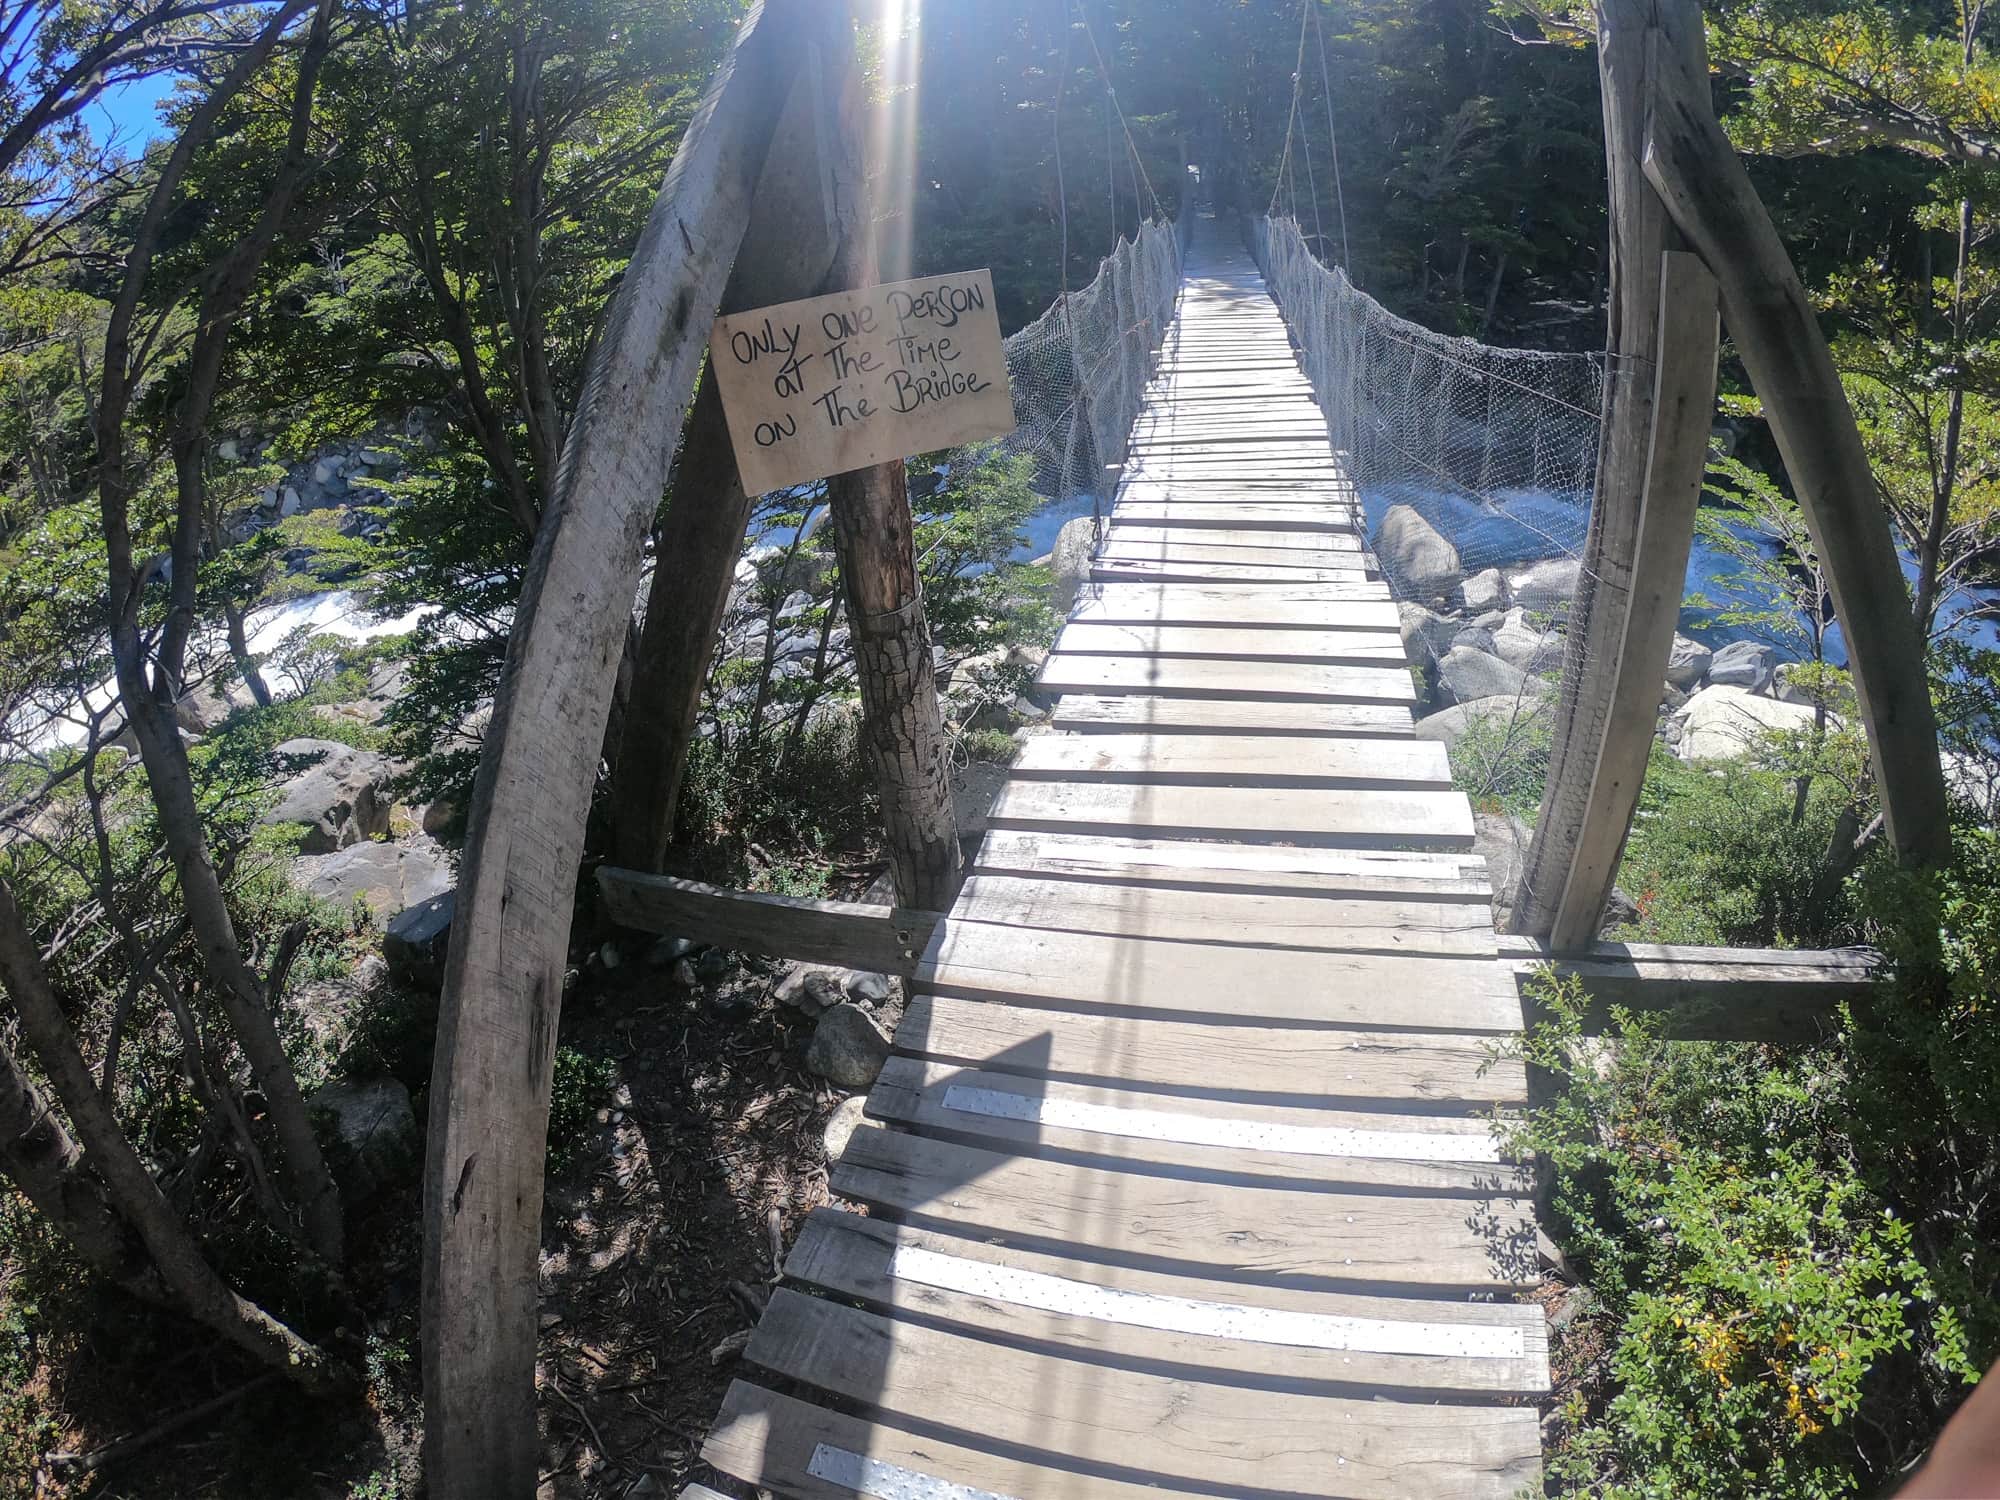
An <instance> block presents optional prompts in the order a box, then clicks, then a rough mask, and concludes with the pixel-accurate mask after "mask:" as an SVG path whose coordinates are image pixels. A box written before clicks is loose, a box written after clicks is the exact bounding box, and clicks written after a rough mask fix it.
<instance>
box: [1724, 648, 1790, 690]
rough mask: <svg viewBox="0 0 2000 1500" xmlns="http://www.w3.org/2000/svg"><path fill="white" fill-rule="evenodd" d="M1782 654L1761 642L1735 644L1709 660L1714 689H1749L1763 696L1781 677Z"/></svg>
mask: <svg viewBox="0 0 2000 1500" xmlns="http://www.w3.org/2000/svg"><path fill="white" fill-rule="evenodd" d="M1777 671H1778V653H1777V652H1775V651H1773V650H1772V649H1771V648H1770V647H1769V646H1766V645H1763V644H1761V643H1760V642H1757V641H1731V642H1730V643H1729V644H1728V645H1726V646H1724V647H1723V648H1722V649H1721V650H1720V651H1718V652H1716V653H1715V654H1714V655H1713V656H1712V657H1710V658H1709V663H1708V680H1709V682H1710V684H1711V685H1713V684H1717V683H1720V684H1721V685H1722V686H1724V687H1740V688H1748V689H1749V690H1750V691H1751V692H1753V693H1761V692H1763V691H1764V689H1766V688H1767V687H1769V686H1770V685H1771V680H1772V678H1773V677H1775V676H1776V675H1777Z"/></svg>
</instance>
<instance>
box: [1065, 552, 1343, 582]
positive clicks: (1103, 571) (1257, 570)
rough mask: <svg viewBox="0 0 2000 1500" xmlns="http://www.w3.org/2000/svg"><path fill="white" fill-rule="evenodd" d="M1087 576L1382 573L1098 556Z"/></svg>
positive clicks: (1170, 578) (1155, 578)
mask: <svg viewBox="0 0 2000 1500" xmlns="http://www.w3.org/2000/svg"><path fill="white" fill-rule="evenodd" d="M1090 576H1091V578H1092V579H1094V580H1096V581H1098V582H1101V583H1154V582H1159V583H1269V584H1271V585H1272V586H1273V587H1277V586H1282V585H1286V584H1291V583H1299V582H1305V583H1336V582H1348V581H1351V582H1355V583H1360V582H1362V581H1364V580H1367V579H1372V578H1378V577H1380V576H1381V575H1380V574H1379V573H1377V572H1376V571H1375V569H1374V568H1373V566H1372V565H1370V566H1367V567H1361V566H1356V567H1351V568H1273V567H1269V566H1266V565H1265V564H1263V563H1229V562H1174V561H1160V560H1157V559H1151V558H1138V557H1104V558H1098V559H1097V560H1096V561H1094V562H1093V563H1092V564H1091V566H1090Z"/></svg>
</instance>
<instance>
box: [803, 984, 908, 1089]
mask: <svg viewBox="0 0 2000 1500" xmlns="http://www.w3.org/2000/svg"><path fill="white" fill-rule="evenodd" d="M888 1060H889V1038H888V1037H887V1036H886V1035H885V1034H884V1033H883V1031H882V1028H881V1027H880V1026H877V1025H876V1024H875V1018H874V1017H873V1016H871V1015H869V1014H868V1012H867V1011H865V1010H863V1009H862V1008H861V1007H860V1006H858V1005H856V1004H855V1003H854V1002H853V1001H851V1000H843V1001H841V1002H840V1004H838V1005H836V1006H834V1007H832V1008H831V1009H830V1010H828V1011H827V1012H826V1013H825V1014H824V1015H822V1016H821V1017H820V1018H819V1025H818V1026H816V1027H814V1028H813V1039H812V1043H811V1045H809V1046H808V1047H807V1048H806V1066H807V1067H808V1068H810V1069H811V1070H812V1071H813V1072H815V1073H817V1074H819V1076H820V1077H822V1078H824V1079H826V1080H827V1081H828V1082H830V1083H836V1084H838V1085H840V1087H842V1088H844V1089H865V1088H867V1087H868V1086H869V1085H871V1084H872V1083H874V1082H875V1078H876V1075H878V1074H879V1073H880V1072H881V1071H882V1064H884V1063H885V1062H887V1061H888Z"/></svg>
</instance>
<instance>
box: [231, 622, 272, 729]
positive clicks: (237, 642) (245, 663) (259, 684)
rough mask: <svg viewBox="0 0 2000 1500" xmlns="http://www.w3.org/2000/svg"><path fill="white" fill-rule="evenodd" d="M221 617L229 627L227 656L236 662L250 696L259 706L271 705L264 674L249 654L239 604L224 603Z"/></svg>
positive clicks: (248, 641)
mask: <svg viewBox="0 0 2000 1500" xmlns="http://www.w3.org/2000/svg"><path fill="white" fill-rule="evenodd" d="M222 618H223V622H224V624H225V625H227V627H228V629H229V656H230V660H232V661H234V662H235V663H236V671H237V674H238V675H239V676H241V677H242V679H243V681H244V684H245V685H246V686H247V687H248V688H249V689H250V696H251V697H252V698H255V699H256V700H257V706H258V707H259V708H269V707H270V706H271V688H270V685H269V684H268V683H266V682H265V681H264V674H263V673H262V672H260V671H258V670H257V658H256V657H254V656H252V655H251V654H250V636H249V633H248V632H247V631H246V630H245V629H244V617H243V610H242V608H241V606H239V605H236V604H233V603H225V604H224V605H223V606H222Z"/></svg>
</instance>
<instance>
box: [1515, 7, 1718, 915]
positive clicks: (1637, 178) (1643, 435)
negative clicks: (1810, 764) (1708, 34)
mask: <svg viewBox="0 0 2000 1500" xmlns="http://www.w3.org/2000/svg"><path fill="white" fill-rule="evenodd" d="M1652 34H1653V3H1652V0H1598V5H1597V65H1598V73H1599V76H1600V78H1601V79H1602V87H1603V106H1604V157H1605V170H1606V176H1607V178H1608V180H1609V186H1610V219H1611V296H1610V299H1609V303H1608V306H1607V323H1608V327H1607V330H1606V340H1605V377H1604V416H1603V429H1602V436H1601V438H1600V440H1599V445H1598V453H1597V484H1596V490H1595V495H1594V498H1593V500H1592V503H1591V507H1590V529H1589V532H1588V533H1587V535H1586V537H1585V539H1584V552H1583V558H1582V564H1581V567H1580V568H1579V570H1578V576H1577V590H1576V598H1575V600H1574V602H1573V603H1572V605H1571V608H1570V613H1569V629H1568V634H1567V637H1566V647H1565V653H1564V658H1563V675H1562V692H1561V698H1560V700H1559V701H1560V708H1559V711H1558V713H1557V715H1556V720H1555V738H1554V741H1553V743H1552V745H1551V747H1550V753H1549V775H1548V782H1547V785H1546V787H1545V789H1544V791H1543V793H1542V809H1541V814H1540V816H1539V817H1538V818H1537V819H1536V823H1535V837H1534V842H1533V843H1532V844H1531V845H1530V846H1529V848H1528V855H1527V858H1526V860H1525V861H1524V863H1523V866H1522V871H1521V889H1520V891H1519V892H1518V893H1517V894H1516V896H1515V902H1514V922H1513V925H1514V930H1515V931H1516V932H1519V933H1525V934H1528V935H1530V936H1534V937H1545V936H1547V935H1549V933H1550V931H1551V929H1552V928H1553V927H1554V925H1555V919H1556V913H1557V911H1558V910H1559V909H1560V907H1561V906H1562V904H1563V898H1564V891H1565V888H1566V887H1567V886H1568V884H1569V875H1570V871H1571V869H1572V868H1573V866H1574V864H1575V862H1576V857H1577V851H1578V846H1579V841H1580V840H1581V838H1582V836H1583V833H1584V828H1585V824H1586V822H1587V821H1591V818H1592V812H1591V804H1592V800H1593V799H1592V790H1591V789H1592V787H1593V786H1594V785H1596V783H1597V780H1598V767H1599V764H1600V762H1601V761H1602V760H1603V758H1604V756H1603V752H1604V749H1605V745H1606V742H1607V740H1608V739H1609V738H1610V737H1611V735H1612V734H1613V732H1614V730H1615V729H1616V728H1617V727H1618V726H1617V725H1616V724H1615V722H1614V720H1613V718H1612V711H1613V702H1614V698H1615V697H1616V696H1617V691H1618V685H1619V681H1620V675H1621V669H1622V666H1623V662H1622V652H1623V649H1624V643H1625V635H1626V627H1627V623H1628V621H1629V619H1630V617H1631V612H1632V603H1633V601H1632V578H1633V568H1634V565H1635V563H1636V562H1637V561H1638V548H1639V535H1640V527H1641V517H1642V514H1643V512H1644V510H1645V505H1646V471H1647V466H1648V463H1649V461H1650V458H1651V453H1652V436H1653V430H1654V413H1653V399H1654V372H1655V370H1656V368H1657V366H1658V364H1659V358H1660V348H1659V339H1660V335H1661V329H1662V321H1661V318H1660V274H1661V268H1662V265H1663V260H1662V256H1663V255H1664V254H1665V252H1666V250H1667V249H1668V248H1669V243H1668V242H1669V236H1670V235H1671V233H1672V230H1671V227H1670V225H1669V224H1668V222H1667V212H1666V207H1665V205H1664V204H1662V203H1661V202H1660V200H1659V197H1658V195H1657V194H1656V193H1654V191H1653V190H1652V188H1651V187H1649V186H1648V185H1647V183H1646V179H1645V175H1644V172H1643V169H1642V166H1641V162H1642V158H1643V155H1644V151H1645V125H1646V107H1647V106H1646V100H1647V98H1648V97H1649V95H1650V91H1651V69H1652V55H1653V51H1654V48H1653V45H1652V42H1651V37H1652ZM1705 443H1706V437H1705V436H1704V445H1705ZM1663 503H1664V497H1663ZM1687 524H1688V526H1689V528H1690V532H1691V530H1692V527H1693V514H1692V511H1691V510H1690V511H1688V513H1687ZM1663 529H1664V528H1663ZM1683 545H1685V544H1683ZM1686 566H1687V564H1686V558H1685V554H1684V553H1683V557H1682V563H1681V572H1680V573H1676V574H1675V575H1674V579H1673V587H1674V591H1675V598H1674V600H1673V603H1674V605H1675V607H1676V608H1678V606H1679V604H1680V599H1679V589H1680V585H1681V581H1682V576H1683V574H1684V573H1685V571H1686ZM1665 667H1666V662H1665V659H1664V658H1662V660H1661V662H1660V669H1661V677H1662V679H1663V678H1664V673H1665ZM1659 685H1660V684H1659V682H1658V681H1656V682H1655V684H1654V690H1655V693H1656V694H1657V690H1658V687H1659ZM1652 702H1653V704H1657V702H1658V698H1657V696H1655V697H1654V699H1653V700H1652ZM1652 729H1653V710H1652V707H1650V706H1649V707H1648V708H1647V709H1646V712H1645V716H1644V733H1645V735H1646V737H1647V739H1648V740H1650V738H1651V736H1652ZM1594 827H1595V828H1597V829H1601V828H1602V827H1603V816H1602V814H1601V813H1600V814H1599V815H1598V816H1597V818H1596V819H1595V823H1594ZM1623 839H1624V829H1623V828H1622V827H1621V828H1620V829H1619V830H1618V833H1617V841H1618V842H1621V843H1622V841H1623ZM1613 873H1614V874H1615V873H1616V872H1615V870H1614V872H1613ZM1592 919H1593V920H1594V919H1595V914H1593V918H1592ZM1589 936H1590V937H1591V938H1595V936H1596V932H1595V930H1593V931H1592V932H1591V933H1590V934H1589Z"/></svg>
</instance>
